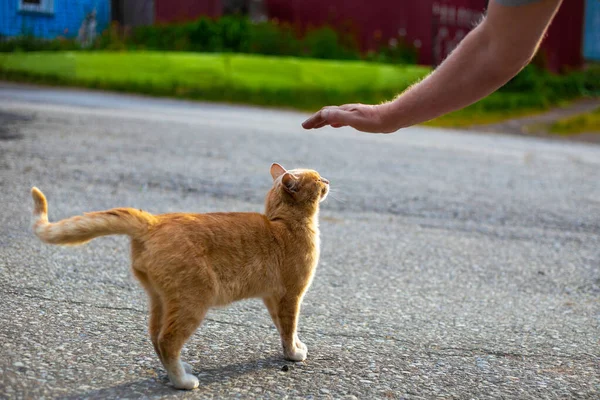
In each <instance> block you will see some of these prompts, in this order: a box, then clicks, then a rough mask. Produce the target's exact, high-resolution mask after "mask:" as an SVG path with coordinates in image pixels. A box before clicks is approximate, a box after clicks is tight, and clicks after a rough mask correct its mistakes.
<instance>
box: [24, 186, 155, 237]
mask: <svg viewBox="0 0 600 400" xmlns="http://www.w3.org/2000/svg"><path fill="white" fill-rule="evenodd" d="M31 195H32V197H33V204H34V208H33V220H34V221H33V231H34V233H35V234H36V236H37V237H38V238H39V239H40V240H42V241H43V242H46V243H51V244H62V245H77V244H83V243H85V242H88V241H90V240H92V239H94V238H96V237H98V236H105V235H129V236H131V237H133V238H136V237H139V236H141V235H143V234H144V233H145V232H147V231H148V227H149V226H150V225H152V224H153V223H155V222H156V220H157V218H156V217H155V216H153V215H152V214H150V213H147V212H145V211H141V210H136V209H133V208H114V209H112V210H107V211H97V212H92V213H85V214H84V215H82V216H76V217H71V218H67V219H63V220H62V221H58V222H55V223H50V222H48V202H47V201H46V197H45V196H44V194H43V193H42V192H41V191H40V190H39V189H38V188H36V187H34V188H32V189H31Z"/></svg>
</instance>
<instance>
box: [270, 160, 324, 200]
mask: <svg viewBox="0 0 600 400" xmlns="http://www.w3.org/2000/svg"><path fill="white" fill-rule="evenodd" d="M271 177H273V188H272V190H271V191H272V192H273V193H275V194H277V195H278V196H279V197H280V198H281V199H282V200H284V202H285V203H288V204H295V205H299V206H301V205H317V204H318V203H320V202H321V201H323V200H325V198H326V197H327V194H328V193H329V181H328V180H327V179H325V178H323V177H322V176H321V175H319V173H318V172H317V171H314V170H311V169H293V170H290V171H287V170H286V169H285V168H283V167H282V166H281V165H279V164H277V163H274V164H273V165H271Z"/></svg>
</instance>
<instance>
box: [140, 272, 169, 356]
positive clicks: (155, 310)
mask: <svg viewBox="0 0 600 400" xmlns="http://www.w3.org/2000/svg"><path fill="white" fill-rule="evenodd" d="M133 274H134V275H135V277H136V278H137V279H138V280H139V281H140V283H141V284H142V286H143V287H144V289H145V291H146V294H147V295H148V307H149V309H150V318H149V321H148V333H149V334H150V340H151V341H152V346H154V351H155V352H156V354H157V355H158V358H159V359H160V361H161V363H162V356H161V355H160V351H159V350H158V335H159V334H160V331H161V328H162V320H163V304H162V299H161V298H160V295H159V294H158V292H157V291H156V289H154V286H153V285H152V283H151V282H150V280H149V279H148V275H147V274H146V273H145V272H142V271H140V270H137V269H135V268H134V269H133Z"/></svg>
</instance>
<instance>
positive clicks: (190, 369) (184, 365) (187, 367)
mask: <svg viewBox="0 0 600 400" xmlns="http://www.w3.org/2000/svg"><path fill="white" fill-rule="evenodd" d="M181 366H182V367H183V369H184V370H185V372H187V373H188V374H191V373H192V371H194V368H193V367H192V366H191V365H190V364H188V363H186V362H183V361H182V362H181Z"/></svg>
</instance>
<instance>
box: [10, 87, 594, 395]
mask: <svg viewBox="0 0 600 400" xmlns="http://www.w3.org/2000/svg"><path fill="white" fill-rule="evenodd" d="M304 117H305V115H303V114H299V113H295V112H287V111H286V112H279V111H272V110H263V109H258V108H251V107H236V106H225V105H212V104H203V103H191V102H181V101H172V100H164V99H152V98H143V97H138V96H121V95H114V94H107V93H99V92H90V91H82V90H61V89H54V88H35V87H27V86H19V85H13V84H7V83H1V84H0V206H1V208H0V227H1V228H0V398H11V399H12V398H15V399H21V398H35V399H38V398H42V397H44V398H74V399H78V398H203V399H204V398H277V399H279V398H286V397H287V398H359V399H371V398H381V399H394V398H407V399H420V398H460V399H463V398H464V399H472V398H478V399H482V398H511V399H512V398H515V399H516V398H518V399H529V398H531V399H540V398H552V399H555V398H598V397H600V301H599V299H600V180H599V174H600V146H594V145H584V144H574V143H563V142H560V143H558V142H551V141H544V140H541V139H528V138H520V137H510V136H502V135H489V134H476V133H473V132H470V133H467V132H457V131H443V130H435V129H429V128H413V129H407V130H405V131H402V132H398V133H396V134H394V135H367V134H362V133H358V132H354V131H352V130H350V129H339V130H335V129H324V130H319V131H310V132H306V131H303V130H302V129H301V127H300V123H301V121H302V120H303V118H304ZM273 161H277V162H280V163H282V164H283V165H284V166H286V167H290V168H294V167H307V168H314V169H317V170H318V171H319V172H321V174H322V175H323V176H325V177H327V178H328V179H330V180H331V183H332V189H333V193H332V194H333V196H331V197H330V198H329V199H328V200H327V201H326V202H325V203H324V204H323V207H322V212H321V232H322V258H321V263H320V265H319V267H318V270H317V273H316V277H315V280H314V283H313V285H312V287H311V289H310V290H309V292H308V294H307V296H306V298H305V301H304V305H303V310H302V315H301V318H300V337H301V339H302V340H303V341H304V342H305V343H306V345H307V346H308V349H309V356H308V359H307V360H306V361H305V362H303V363H290V362H286V361H284V360H283V358H282V356H281V354H282V353H281V348H280V344H279V339H278V337H277V334H276V331H275V328H274V327H273V326H272V323H271V321H270V319H269V316H268V313H267V311H266V310H265V309H264V308H263V306H262V303H261V302H260V301H258V300H248V301H244V302H240V303H237V304H235V305H233V306H231V307H228V308H225V309H220V310H213V311H211V313H210V314H209V317H208V318H207V320H206V321H205V323H204V324H203V325H202V327H201V328H200V329H199V330H198V331H197V333H196V334H195V335H194V336H193V338H192V339H191V340H190V342H188V344H187V345H186V347H185V350H184V354H183V357H184V359H185V360H186V361H188V362H189V363H190V364H192V365H193V367H194V373H195V374H196V375H197V376H198V377H199V379H200V382H201V386H200V388H199V389H197V390H195V391H193V392H182V391H177V390H174V389H173V388H172V387H171V386H170V385H169V384H168V380H167V378H166V375H165V372H164V370H163V369H162V367H161V366H160V363H159V362H158V359H157V358H156V356H155V355H154V352H153V350H152V346H151V344H150V341H149V339H148V336H147V328H146V326H147V314H146V299H145V296H144V293H143V291H142V290H141V288H140V287H139V285H138V284H137V282H136V281H135V280H134V278H133V277H132V276H131V273H130V272H129V265H128V240H127V239H126V238H125V237H117V236H115V237H106V238H99V239H96V240H94V241H93V242H91V243H89V244H87V245H85V246H81V247H72V248H61V247H54V246H49V245H44V244H42V243H40V242H39V241H38V240H37V239H35V238H34V237H33V235H32V233H31V231H30V229H29V221H30V210H31V200H30V197H29V189H30V187H31V186H33V185H36V186H38V187H39V188H40V189H41V190H42V191H44V193H45V194H46V195H47V197H48V200H49V204H50V219H51V220H57V219H60V218H64V217H68V216H71V215H74V214H79V213H82V212H85V211H92V210H102V209H107V208H111V207H117V206H131V207H139V208H142V209H144V210H148V211H151V212H155V213H162V212H172V211H189V212H207V211H234V210H235V211H261V210H262V204H263V198H264V195H265V193H266V191H267V190H268V188H269V185H270V178H269V173H268V168H269V166H270V164H271V162H273ZM286 366H287V368H284V367H286ZM286 369H287V370H286Z"/></svg>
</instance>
